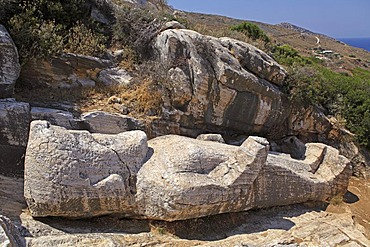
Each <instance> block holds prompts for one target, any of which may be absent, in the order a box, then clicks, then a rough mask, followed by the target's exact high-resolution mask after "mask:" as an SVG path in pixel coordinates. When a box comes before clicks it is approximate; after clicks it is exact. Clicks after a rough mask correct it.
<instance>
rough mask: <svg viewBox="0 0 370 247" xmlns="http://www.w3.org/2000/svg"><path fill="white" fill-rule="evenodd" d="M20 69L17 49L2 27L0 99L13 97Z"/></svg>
mask: <svg viewBox="0 0 370 247" xmlns="http://www.w3.org/2000/svg"><path fill="white" fill-rule="evenodd" d="M20 69H21V66H20V64H19V59H18V52H17V48H16V46H15V44H14V42H13V40H12V38H11V37H10V34H9V33H8V31H7V30H6V29H5V27H4V26H3V25H0V99H3V98H10V97H12V96H13V93H14V85H15V82H16V80H17V79H18V76H19V72H20Z"/></svg>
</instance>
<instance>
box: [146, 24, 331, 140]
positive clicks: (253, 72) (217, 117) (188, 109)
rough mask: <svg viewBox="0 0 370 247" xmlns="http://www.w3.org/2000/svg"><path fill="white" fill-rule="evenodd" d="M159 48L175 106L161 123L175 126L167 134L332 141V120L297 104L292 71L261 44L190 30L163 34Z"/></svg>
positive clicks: (159, 128)
mask: <svg viewBox="0 0 370 247" xmlns="http://www.w3.org/2000/svg"><path fill="white" fill-rule="evenodd" d="M153 47H154V50H155V51H156V54H157V56H156V58H157V60H158V61H159V62H160V63H158V64H159V65H160V66H162V67H161V68H160V69H159V71H165V75H163V76H166V77H167V83H166V84H165V86H166V87H167V89H168V90H169V91H170V96H169V100H168V101H169V104H168V105H170V106H172V108H171V107H169V110H168V111H167V112H166V114H165V115H164V117H163V121H162V122H161V121H159V122H158V124H157V125H156V126H155V127H156V128H155V131H157V132H158V133H160V134H166V129H165V128H164V127H165V126H169V125H172V126H173V127H172V128H171V129H170V131H171V132H169V131H167V133H176V134H181V135H188V136H193V137H195V136H197V135H198V134H200V133H204V132H218V133H222V134H224V135H228V134H235V133H236V134H246V135H250V134H256V133H257V134H258V135H260V136H264V137H268V138H269V139H273V140H278V139H280V138H283V137H286V136H288V135H299V136H300V138H301V137H302V138H303V140H304V141H305V142H312V141H314V142H318V141H319V142H322V141H326V142H327V143H329V142H328V141H327V140H328V136H329V132H330V131H331V130H332V128H333V126H332V125H331V124H330V122H329V120H328V119H327V118H326V117H325V115H324V114H322V113H320V111H318V110H317V109H314V108H307V109H302V108H301V107H299V106H297V105H294V104H291V102H289V100H288V98H287V96H286V94H285V93H283V91H282V89H281V88H282V86H283V85H284V84H285V78H286V76H287V72H286V71H285V70H284V68H283V67H282V66H280V65H279V64H277V63H276V62H275V61H274V60H273V59H272V58H271V57H270V56H268V55H267V54H266V53H264V52H263V51H261V50H259V49H257V48H256V47H254V46H252V45H250V44H247V43H244V42H242V41H239V40H234V39H231V38H215V37H210V36H205V35H202V34H199V33H197V32H194V31H191V30H185V29H171V30H165V31H163V32H161V33H160V34H159V35H158V36H157V37H156V38H155V40H154V44H153ZM164 81H166V80H164Z"/></svg>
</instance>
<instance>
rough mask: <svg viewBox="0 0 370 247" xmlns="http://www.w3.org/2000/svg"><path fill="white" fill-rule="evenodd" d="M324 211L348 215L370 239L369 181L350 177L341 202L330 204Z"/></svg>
mask: <svg viewBox="0 0 370 247" xmlns="http://www.w3.org/2000/svg"><path fill="white" fill-rule="evenodd" d="M326 211H327V212H332V213H350V214H351V215H352V218H353V219H354V221H355V222H357V223H359V224H361V225H362V226H363V227H364V228H365V229H366V233H365V234H366V236H367V238H368V239H370V179H359V178H356V177H352V178H351V180H350V182H349V186H348V192H347V193H346V194H345V195H344V198H343V202H337V203H332V204H330V205H329V206H328V207H327V209H326Z"/></svg>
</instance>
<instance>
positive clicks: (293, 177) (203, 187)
mask: <svg viewBox="0 0 370 247" xmlns="http://www.w3.org/2000/svg"><path fill="white" fill-rule="evenodd" d="M149 147H150V148H152V149H153V156H152V157H151V158H150V159H149V161H148V162H147V163H145V164H144V166H143V167H142V168H141V169H140V171H139V174H138V184H137V189H138V190H137V196H136V197H137V199H138V202H137V203H138V204H139V205H143V204H145V205H146V206H145V208H139V209H138V210H144V211H143V212H142V214H143V215H145V216H146V217H148V218H151V219H161V220H168V221H173V220H183V219H189V218H195V217H202V216H206V215H214V214H220V213H225V212H238V211H245V210H248V209H251V208H259V207H270V206H276V205H287V204H293V203H300V202H304V201H326V200H328V199H329V198H331V197H332V196H334V195H341V194H344V193H345V191H346V189H347V186H348V179H349V176H350V174H351V171H350V167H349V161H348V160H347V159H346V158H344V157H343V156H340V155H339V153H338V151H337V150H336V149H333V148H330V147H327V146H325V148H323V149H321V151H322V152H321V153H320V155H316V153H315V155H316V156H314V155H312V152H308V153H306V159H305V160H302V161H300V160H293V159H291V158H290V157H289V155H286V154H273V153H271V154H269V155H268V153H267V150H268V148H269V147H268V142H267V141H266V140H265V139H263V138H258V137H249V138H248V139H247V140H246V141H245V142H244V143H243V144H242V146H241V147H235V146H229V145H225V144H220V143H214V142H204V141H198V140H194V139H189V138H186V137H180V136H164V137H159V138H155V139H153V140H150V141H149ZM308 150H310V149H308ZM318 163H319V165H317V164H318ZM316 167H318V169H317V168H316ZM313 168H316V169H317V171H316V170H315V171H313ZM149 174H150V176H149ZM158 178H160V179H158Z"/></svg>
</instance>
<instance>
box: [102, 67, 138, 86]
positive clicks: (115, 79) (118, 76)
mask: <svg viewBox="0 0 370 247" xmlns="http://www.w3.org/2000/svg"><path fill="white" fill-rule="evenodd" d="M132 79H133V78H132V76H131V75H130V74H129V73H128V72H127V71H126V70H124V69H121V68H111V69H106V70H102V71H101V72H100V73H99V76H98V81H99V82H100V83H102V84H103V85H104V86H117V85H119V86H122V85H129V84H130V83H131V81H132Z"/></svg>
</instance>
